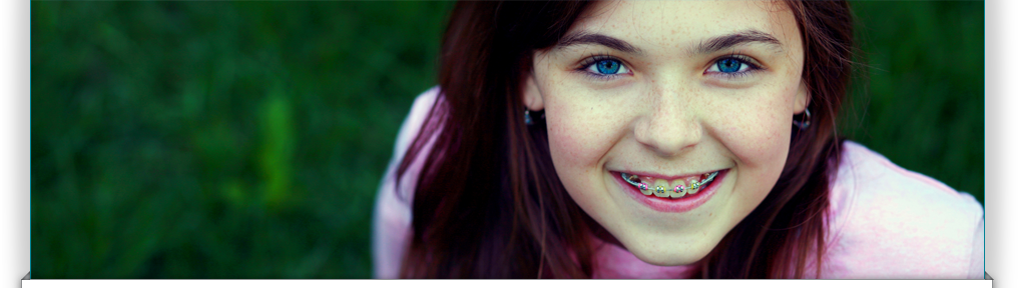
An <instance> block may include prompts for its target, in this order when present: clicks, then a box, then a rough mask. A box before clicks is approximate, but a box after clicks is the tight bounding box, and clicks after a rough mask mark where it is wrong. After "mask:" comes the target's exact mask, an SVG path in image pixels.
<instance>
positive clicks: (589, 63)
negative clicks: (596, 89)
mask: <svg viewBox="0 0 1018 288" xmlns="http://www.w3.org/2000/svg"><path fill="white" fill-rule="evenodd" d="M604 60H611V61H615V62H618V63H619V65H620V66H622V67H620V69H625V70H629V66H628V65H626V63H625V62H623V61H622V60H619V59H618V58H615V57H612V56H610V55H594V56H590V57H587V59H586V60H584V61H583V62H582V63H580V67H579V68H576V70H577V71H579V72H582V73H584V74H586V75H587V76H588V77H590V78H591V79H594V80H599V81H609V80H612V79H615V78H618V77H619V76H622V75H629V74H632V73H633V72H632V71H629V72H628V73H617V74H601V73H594V72H590V71H588V70H590V68H591V67H593V66H594V65H596V64H597V62H601V61H604Z"/></svg>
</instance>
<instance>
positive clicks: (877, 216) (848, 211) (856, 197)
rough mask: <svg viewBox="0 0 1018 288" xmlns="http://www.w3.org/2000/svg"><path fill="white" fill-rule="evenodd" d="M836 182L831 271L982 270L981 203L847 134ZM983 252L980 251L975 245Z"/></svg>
mask: <svg viewBox="0 0 1018 288" xmlns="http://www.w3.org/2000/svg"><path fill="white" fill-rule="evenodd" d="M843 147H844V148H843V151H842V161H841V164H840V166H839V168H838V173H837V176H836V178H835V179H834V181H833V183H832V185H831V194H830V199H831V206H830V218H829V220H830V221H829V223H828V225H829V226H830V230H829V231H830V232H831V233H829V235H828V239H829V240H828V243H829V244H828V250H827V254H826V255H825V256H826V257H825V259H827V262H828V263H827V264H826V265H825V266H830V267H828V268H829V269H827V268H825V270H829V271H830V272H832V273H831V274H830V275H831V276H833V277H834V278H885V279H887V278H966V277H970V275H969V274H970V270H972V269H970V268H973V267H971V266H972V265H975V264H974V263H975V262H978V264H979V267H978V271H979V275H980V276H981V275H982V272H981V271H982V260H981V258H980V259H979V261H974V259H973V257H975V256H973V255H975V254H979V255H980V256H979V257H981V254H982V241H981V240H980V241H978V242H979V243H975V242H977V241H976V238H979V239H981V238H982V225H983V223H982V219H983V208H982V206H981V205H980V204H979V202H977V201H976V200H975V198H974V197H972V195H969V194H967V193H960V192H958V191H955V190H954V189H951V187H948V186H947V185H945V184H943V183H941V182H939V181H937V180H934V179H932V178H930V177H927V176H924V175H922V174H919V173H915V172H912V171H908V170H905V169H903V168H901V167H899V166H897V165H895V164H894V163H891V162H890V161H889V160H888V159H887V158H885V157H884V156H882V155H880V154H877V153H876V152H873V151H871V150H869V149H867V148H866V147H863V146H862V145H859V144H857V143H854V142H849V141H846V142H845V145H844V146H843ZM977 252H978V253H977Z"/></svg>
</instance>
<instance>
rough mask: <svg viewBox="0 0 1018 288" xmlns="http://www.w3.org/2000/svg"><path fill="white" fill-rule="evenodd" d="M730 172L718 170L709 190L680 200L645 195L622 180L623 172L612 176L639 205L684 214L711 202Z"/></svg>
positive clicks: (650, 174) (656, 175) (670, 177)
mask: <svg viewBox="0 0 1018 288" xmlns="http://www.w3.org/2000/svg"><path fill="white" fill-rule="evenodd" d="M729 170H731V169H730V168H729V169H724V170H717V171H718V176H715V177H714V181H711V183H710V184H708V185H707V187H706V188H707V189H705V190H702V191H700V192H699V193H696V194H695V195H691V196H686V197H682V198H679V199H666V198H658V197H656V196H647V195H643V193H641V192H640V190H639V189H637V188H636V187H635V186H633V185H631V184H629V183H628V182H626V181H625V180H623V179H622V174H621V173H622V172H617V171H613V172H611V173H612V176H614V177H615V182H617V183H618V184H619V187H621V188H622V190H623V191H625V192H626V194H628V195H629V197H630V198H632V199H633V200H636V202H639V203H641V204H643V205H644V206H647V207H648V208H650V209H653V210H654V211H658V212H666V213H682V212H688V211H690V210H693V209H696V208H697V207H700V206H702V205H703V204H704V203H707V201H709V200H710V199H711V198H712V197H713V196H714V194H715V192H717V190H718V187H721V182H723V181H724V180H725V178H726V176H728V171H729ZM625 173H627V174H628V173H629V172H625ZM707 173H710V172H707ZM633 174H637V175H642V176H650V177H654V178H659V177H660V178H659V179H678V178H682V177H689V176H695V175H702V174H692V175H684V176H674V177H672V176H663V175H660V174H653V173H639V172H633Z"/></svg>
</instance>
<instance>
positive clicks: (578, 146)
mask: <svg viewBox="0 0 1018 288" xmlns="http://www.w3.org/2000/svg"><path fill="white" fill-rule="evenodd" d="M596 108H597V107H596V106H593V105H583V104H581V103H557V102H550V103H547V104H546V106H545V111H547V112H546V115H547V116H546V117H547V119H546V120H547V123H548V144H549V146H550V147H549V148H550V150H551V151H550V152H551V155H552V160H553V161H554V162H555V166H556V167H559V166H560V165H561V166H562V168H568V169H572V170H575V169H590V168H594V167H597V166H599V164H600V162H601V155H604V154H605V151H607V149H609V148H610V147H609V146H610V144H609V143H607V142H608V141H606V139H605V138H606V135H607V134H606V133H605V129H604V128H603V127H606V124H607V123H604V120H603V119H599V117H594V116H595V115H597V114H599V113H600V111H599V109H596Z"/></svg>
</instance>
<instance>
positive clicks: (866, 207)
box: [372, 87, 983, 279]
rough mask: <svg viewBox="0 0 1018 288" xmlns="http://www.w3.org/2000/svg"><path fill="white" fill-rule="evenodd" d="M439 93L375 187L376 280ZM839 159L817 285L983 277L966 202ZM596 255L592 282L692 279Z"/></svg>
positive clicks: (399, 252) (397, 252)
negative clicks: (406, 160) (401, 171)
mask: <svg viewBox="0 0 1018 288" xmlns="http://www.w3.org/2000/svg"><path fill="white" fill-rule="evenodd" d="M437 94H438V89H437V87H436V88H432V89H430V90H428V91H426V92H424V93H423V94H421V95H420V96H418V97H417V99H416V100H415V101H414V104H413V107H412V108H411V109H410V115H409V116H407V118H406V120H405V121H404V122H403V126H402V128H400V131H399V136H397V139H396V145H395V146H396V147H395V149H394V151H393V158H392V161H391V162H389V167H388V169H387V171H386V174H385V177H384V178H382V181H381V182H382V183H381V185H380V187H379V191H378V196H377V197H378V198H377V200H376V206H375V212H374V213H375V214H374V231H373V239H374V240H373V247H372V250H373V255H374V268H375V270H374V271H375V277H376V278H397V277H398V276H399V268H400V264H401V261H402V257H403V253H404V252H405V251H406V246H407V243H408V239H409V238H408V236H409V233H410V217H411V213H410V202H409V201H412V196H413V185H414V183H416V178H417V175H418V174H419V173H420V169H421V164H422V162H423V161H422V160H423V157H425V156H423V153H422V155H421V156H420V157H419V158H418V159H417V160H416V162H414V164H413V165H411V167H410V170H409V172H408V177H407V178H405V179H404V182H401V184H403V185H401V187H398V188H397V187H395V178H394V175H395V171H396V167H398V165H399V163H400V161H402V157H403V154H405V152H406V150H407V147H408V146H409V145H410V142H411V141H413V139H414V137H415V136H416V135H417V133H418V131H419V130H420V127H421V125H422V123H423V122H424V118H425V117H426V116H427V113H428V110H429V109H430V108H431V106H433V105H434V103H435V99H436V98H437ZM426 149H430V147H428V148H426ZM843 153H844V155H843V157H842V163H841V166H840V168H839V170H838V176H837V179H835V181H834V183H833V184H832V185H831V192H830V193H831V194H830V201H831V205H830V214H829V217H830V218H829V221H828V223H829V225H830V226H829V229H830V230H829V232H828V233H827V243H828V252H827V254H826V255H824V261H825V262H824V267H823V269H822V272H821V275H820V277H821V278H841V279H844V278H848V279H901V278H918V279H941V278H951V279H961V278H969V279H983V207H982V206H981V205H980V204H979V202H978V201H976V200H975V198H974V197H972V195H969V194H966V193H960V192H957V191H955V190H954V189H951V187H948V186H947V185H944V184H943V183H940V182H939V181H937V180H934V179H931V178H929V177H926V176H923V175H921V174H918V173H915V172H911V171H908V170H905V169H902V168H901V167H898V166H897V165H894V163H891V162H890V161H888V160H887V158H885V157H884V156H882V155H880V154H877V153H876V152H873V151H871V150H869V149H867V148H866V147H863V146H862V145H859V144H857V143H855V142H848V141H847V142H845V145H844V147H843ZM396 193H399V194H401V195H403V197H402V198H399V197H397V196H396ZM404 199H405V200H404ZM599 247H600V248H598V250H597V251H596V255H595V259H594V261H596V262H597V267H598V268H597V270H596V271H594V277H595V278H686V277H687V276H688V275H686V274H687V272H688V271H690V270H689V267H687V266H673V267H662V266H654V265H651V264H647V263H645V262H643V261H640V260H639V259H637V258H636V256H634V255H633V254H632V253H629V251H627V250H625V249H624V248H622V247H618V246H615V245H612V244H605V245H599Z"/></svg>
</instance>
